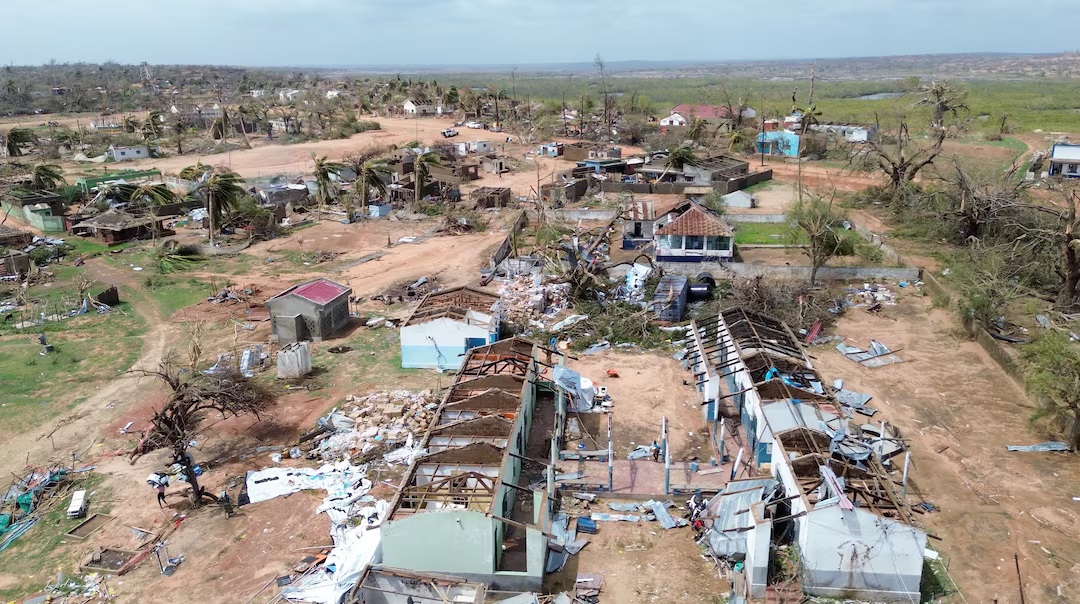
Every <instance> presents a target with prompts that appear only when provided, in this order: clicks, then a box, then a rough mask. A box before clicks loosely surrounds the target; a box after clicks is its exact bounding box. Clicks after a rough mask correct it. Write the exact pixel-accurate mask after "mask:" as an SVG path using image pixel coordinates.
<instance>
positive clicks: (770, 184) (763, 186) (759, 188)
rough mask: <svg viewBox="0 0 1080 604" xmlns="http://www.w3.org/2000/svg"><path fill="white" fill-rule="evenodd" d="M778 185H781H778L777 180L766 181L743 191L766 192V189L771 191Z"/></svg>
mask: <svg viewBox="0 0 1080 604" xmlns="http://www.w3.org/2000/svg"><path fill="white" fill-rule="evenodd" d="M777 184H779V183H777V182H776V181H775V180H766V181H762V182H759V183H758V184H756V185H750V186H749V187H746V188H745V189H743V190H744V191H746V192H747V193H757V192H758V191H764V190H765V189H771V188H772V187H775V186H776V185H777Z"/></svg>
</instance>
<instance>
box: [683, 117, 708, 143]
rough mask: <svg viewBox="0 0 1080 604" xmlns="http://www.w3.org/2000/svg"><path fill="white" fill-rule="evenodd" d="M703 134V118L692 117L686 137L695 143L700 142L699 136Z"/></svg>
mask: <svg viewBox="0 0 1080 604" xmlns="http://www.w3.org/2000/svg"><path fill="white" fill-rule="evenodd" d="M703 136H705V120H703V119H699V118H693V121H692V122H691V123H690V130H689V131H688V132H687V133H686V137H687V138H689V139H690V140H692V141H694V142H695V143H700V142H701V137H703Z"/></svg>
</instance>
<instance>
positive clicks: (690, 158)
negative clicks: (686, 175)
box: [656, 145, 701, 181]
mask: <svg viewBox="0 0 1080 604" xmlns="http://www.w3.org/2000/svg"><path fill="white" fill-rule="evenodd" d="M700 163H701V160H699V159H698V157H697V156H696V155H694V150H693V149H691V148H690V147H687V146H685V145H682V146H679V147H672V148H671V149H668V156H667V159H665V160H664V171H663V172H662V173H661V174H660V177H659V178H657V179H656V180H658V181H662V180H664V177H665V176H667V174H668V172H670V171H671V170H675V171H677V172H682V169H683V168H685V167H686V166H696V165H698V164H700Z"/></svg>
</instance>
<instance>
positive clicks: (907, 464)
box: [903, 451, 911, 503]
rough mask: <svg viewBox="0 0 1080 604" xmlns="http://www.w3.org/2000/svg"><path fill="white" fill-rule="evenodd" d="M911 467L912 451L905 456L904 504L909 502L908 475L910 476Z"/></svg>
mask: <svg viewBox="0 0 1080 604" xmlns="http://www.w3.org/2000/svg"><path fill="white" fill-rule="evenodd" d="M910 466H911V451H908V452H907V454H905V455H904V478H903V484H904V489H903V496H904V502H905V503H906V502H907V475H908V468H909V467H910Z"/></svg>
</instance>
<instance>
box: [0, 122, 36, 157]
mask: <svg viewBox="0 0 1080 604" xmlns="http://www.w3.org/2000/svg"><path fill="white" fill-rule="evenodd" d="M3 138H4V146H5V147H6V148H7V154H8V155H10V156H11V157H20V156H21V155H22V154H23V153H22V149H21V148H20V145H26V144H30V143H37V142H38V137H37V135H36V134H34V131H33V130H29V129H27V128H12V129H11V130H8V133H7V136H5V137H3Z"/></svg>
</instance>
